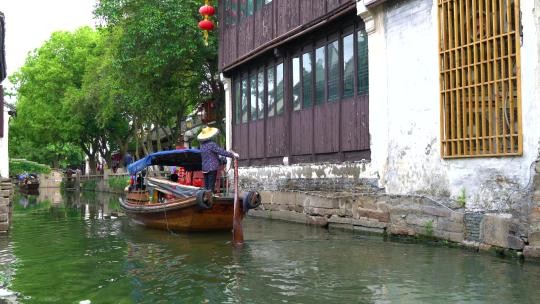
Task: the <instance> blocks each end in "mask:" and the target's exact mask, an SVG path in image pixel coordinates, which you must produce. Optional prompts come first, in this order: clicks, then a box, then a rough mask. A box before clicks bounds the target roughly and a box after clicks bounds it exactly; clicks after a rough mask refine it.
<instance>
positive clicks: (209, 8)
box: [199, 5, 216, 16]
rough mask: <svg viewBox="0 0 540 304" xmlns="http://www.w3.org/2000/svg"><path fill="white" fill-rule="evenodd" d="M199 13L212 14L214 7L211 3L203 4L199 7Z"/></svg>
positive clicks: (214, 10) (214, 11)
mask: <svg viewBox="0 0 540 304" xmlns="http://www.w3.org/2000/svg"><path fill="white" fill-rule="evenodd" d="M199 13H200V14H201V15H203V16H214V14H215V13H216V9H215V8H214V7H213V6H211V5H203V6H201V8H200V9H199Z"/></svg>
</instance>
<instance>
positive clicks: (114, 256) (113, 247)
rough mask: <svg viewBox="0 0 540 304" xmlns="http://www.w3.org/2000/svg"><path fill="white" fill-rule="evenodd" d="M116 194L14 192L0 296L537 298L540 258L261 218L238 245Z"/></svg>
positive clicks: (126, 299) (107, 299) (34, 299)
mask: <svg viewBox="0 0 540 304" xmlns="http://www.w3.org/2000/svg"><path fill="white" fill-rule="evenodd" d="M117 202H118V197H115V196H107V195H102V194H99V195H97V194H93V193H92V194H85V195H83V196H76V195H74V194H69V195H64V196H62V198H61V200H60V201H59V202H54V201H51V200H50V199H43V198H40V197H28V196H26V197H25V196H17V198H16V201H15V205H14V213H13V218H12V221H13V225H12V230H11V233H10V235H9V237H3V238H0V286H2V285H3V286H4V287H3V288H0V290H3V291H4V293H5V292H8V291H11V292H16V293H18V295H17V296H14V295H12V296H11V297H7V298H5V299H4V300H1V298H0V303H2V301H5V302H8V303H11V302H15V303H16V302H20V303H80V302H81V301H83V302H82V303H540V265H539V264H535V263H529V262H526V263H520V262H519V261H518V260H516V259H502V258H498V257H495V256H492V255H489V254H481V253H476V252H472V251H468V250H463V249H456V248H446V247H439V246H431V245H425V244H407V243H402V242H389V241H383V240H382V238H381V237H377V236H364V235H359V234H353V233H349V232H343V231H339V230H327V229H323V228H317V227H310V226H304V225H297V224H289V223H284V222H279V221H269V220H260V219H247V220H246V221H245V222H244V234H245V238H246V244H245V246H244V247H243V248H241V249H234V248H233V247H232V246H231V244H230V239H231V234H230V233H228V232H225V233H191V234H173V233H168V232H166V231H159V230H151V229H145V228H143V227H140V226H137V225H135V224H133V223H132V222H130V221H129V220H128V219H127V218H124V217H115V216H111V214H113V215H114V214H115V213H114V211H115V210H116V209H117V208H118V203H117ZM1 294H2V293H1V292H0V295H1Z"/></svg>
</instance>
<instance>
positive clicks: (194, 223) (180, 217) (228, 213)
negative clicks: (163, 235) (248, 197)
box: [120, 197, 234, 231]
mask: <svg viewBox="0 0 540 304" xmlns="http://www.w3.org/2000/svg"><path fill="white" fill-rule="evenodd" d="M120 205H121V207H122V209H123V210H124V212H125V213H126V214H127V215H128V216H129V217H130V218H131V219H133V220H134V221H135V222H136V223H137V224H141V225H144V226H146V227H150V228H155V229H163V230H171V231H217V230H230V229H232V226H233V214H234V203H233V199H232V198H223V197H214V200H213V205H212V207H211V208H209V209H204V208H201V207H199V206H198V205H197V204H196V203H195V201H194V200H192V201H188V202H184V203H181V204H178V203H176V204H175V203H172V204H159V203H156V204H141V201H139V200H135V201H132V200H130V199H129V197H128V199H127V200H126V201H125V202H123V203H121V204H120Z"/></svg>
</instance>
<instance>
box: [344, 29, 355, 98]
mask: <svg viewBox="0 0 540 304" xmlns="http://www.w3.org/2000/svg"><path fill="white" fill-rule="evenodd" d="M355 28H356V26H355V25H351V26H348V27H345V28H344V29H343V31H342V32H341V35H340V38H339V41H340V44H341V48H340V69H341V71H340V74H341V76H340V79H341V80H340V91H341V94H340V98H339V99H340V100H344V99H350V98H354V97H355V96H357V91H356V88H355V85H356V82H357V78H358V75H357V74H358V73H357V70H358V67H357V66H356V62H357V57H358V54H356V52H355V51H356V46H355V45H356V44H357V43H358V42H357V40H356V35H355V33H356V31H355ZM349 35H351V36H352V45H353V48H352V52H353V54H352V56H353V58H352V60H353V65H354V71H353V92H352V95H350V96H345V37H348V36H349Z"/></svg>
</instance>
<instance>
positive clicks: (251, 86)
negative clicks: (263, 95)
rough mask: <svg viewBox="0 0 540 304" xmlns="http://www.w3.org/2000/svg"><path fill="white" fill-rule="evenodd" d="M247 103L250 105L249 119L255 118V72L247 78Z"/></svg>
mask: <svg viewBox="0 0 540 304" xmlns="http://www.w3.org/2000/svg"><path fill="white" fill-rule="evenodd" d="M249 92H250V94H249V104H250V105H251V112H250V113H251V120H257V74H255V75H251V78H250V79H249Z"/></svg>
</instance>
